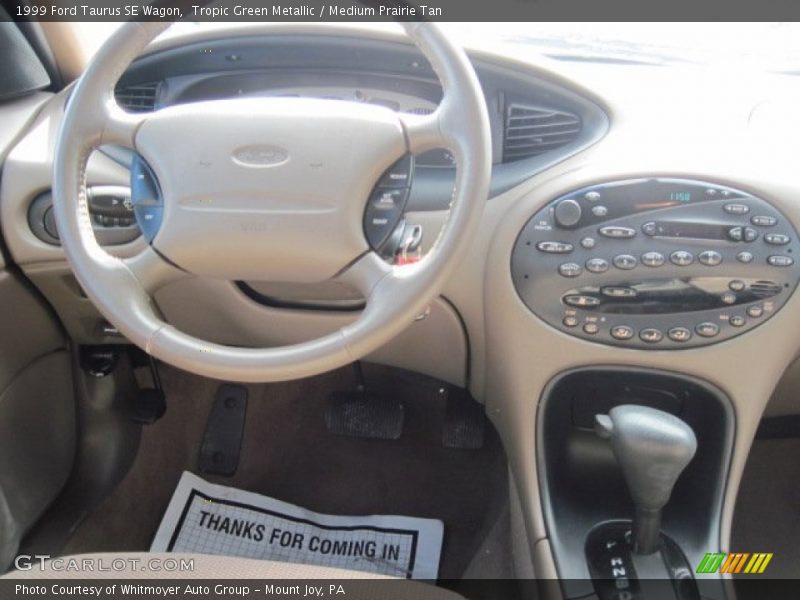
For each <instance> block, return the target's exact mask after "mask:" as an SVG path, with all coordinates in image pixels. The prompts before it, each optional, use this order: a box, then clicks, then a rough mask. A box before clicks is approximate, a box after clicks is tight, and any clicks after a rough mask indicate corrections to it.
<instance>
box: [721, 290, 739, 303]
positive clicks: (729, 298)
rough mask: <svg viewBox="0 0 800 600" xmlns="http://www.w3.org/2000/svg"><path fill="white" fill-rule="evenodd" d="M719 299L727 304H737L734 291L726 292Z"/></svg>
mask: <svg viewBox="0 0 800 600" xmlns="http://www.w3.org/2000/svg"><path fill="white" fill-rule="evenodd" d="M719 299H720V300H722V302H723V303H725V304H736V294H734V293H733V292H725V293H724V294H722V296H720V297H719Z"/></svg>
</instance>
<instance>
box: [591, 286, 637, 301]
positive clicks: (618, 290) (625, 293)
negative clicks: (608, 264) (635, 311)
mask: <svg viewBox="0 0 800 600" xmlns="http://www.w3.org/2000/svg"><path fill="white" fill-rule="evenodd" d="M600 293H601V294H603V296H608V297H609V298H634V297H635V296H636V293H637V292H636V290H635V289H633V288H632V287H626V286H623V285H607V286H605V287H603V288H600Z"/></svg>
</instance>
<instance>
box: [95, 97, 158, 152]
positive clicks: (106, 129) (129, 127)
mask: <svg viewBox="0 0 800 600" xmlns="http://www.w3.org/2000/svg"><path fill="white" fill-rule="evenodd" d="M103 113H104V114H103V119H104V121H105V123H104V126H103V133H102V135H101V138H100V143H101V144H116V145H119V146H125V147H127V148H135V147H136V146H135V138H136V132H137V131H139V128H140V127H141V126H142V124H143V123H144V122H145V121H146V120H147V115H146V114H145V113H131V112H127V111H125V110H123V109H122V107H120V106H119V104H117V102H116V100H115V99H114V98H113V95H112V97H111V98H109V99H108V100H107V101H106V102H105V103H104V105H103Z"/></svg>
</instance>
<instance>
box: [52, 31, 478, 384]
mask: <svg viewBox="0 0 800 600" xmlns="http://www.w3.org/2000/svg"><path fill="white" fill-rule="evenodd" d="M168 26H169V24H163V23H127V24H125V25H124V26H122V27H121V28H120V29H119V30H118V31H117V32H116V33H115V34H114V35H113V36H112V37H111V38H109V40H108V41H107V42H106V44H105V45H104V46H103V47H102V48H101V49H100V51H99V52H97V54H96V55H95V57H94V59H93V60H92V61H91V63H90V64H89V66H88V68H87V69H86V72H85V73H84V74H83V76H82V77H81V78H80V80H79V81H78V83H77V85H76V86H75V88H74V90H73V91H72V95H71V97H70V99H69V101H68V104H67V107H66V111H65V114H64V119H63V124H62V127H61V131H60V133H59V138H58V143H57V146H56V150H55V173H54V186H53V187H54V189H53V198H54V211H55V219H56V224H57V226H58V231H59V232H60V237H61V241H62V246H63V248H64V252H65V254H66V257H67V260H68V261H69V263H70V265H71V267H72V269H73V271H74V273H75V276H76V277H77V279H78V281H79V282H80V284H81V286H82V287H83V289H84V290H85V292H86V294H87V295H88V297H89V298H90V299H91V300H92V302H93V303H94V304H95V306H96V307H97V308H98V309H99V310H100V312H101V313H102V314H103V316H104V317H106V318H107V319H108V321H109V322H111V323H112V324H113V325H114V326H116V327H117V328H118V329H119V331H120V332H121V333H122V334H123V335H125V336H126V337H127V338H128V339H129V340H130V341H131V342H133V343H134V344H136V345H137V346H139V347H141V348H142V349H144V350H145V351H146V352H148V353H149V354H152V355H153V356H155V357H157V358H159V359H161V360H163V361H165V362H167V363H170V364H172V365H174V366H177V367H179V368H182V369H184V370H187V371H191V372H193V373H196V374H199V375H203V376H207V377H212V378H216V379H225V380H233V381H242V382H267V381H280V380H288V379H295V378H300V377H306V376H310V375H315V374H318V373H321V372H324V371H327V370H331V369H334V368H337V367H340V366H343V365H345V364H348V363H350V362H352V361H354V360H358V359H360V358H362V357H363V356H365V355H366V354H368V353H369V352H372V351H373V350H375V349H377V348H378V347H380V346H381V345H383V344H385V343H386V342H388V341H389V340H391V339H392V338H393V337H394V336H396V335H397V334H398V333H400V332H401V331H403V330H404V329H405V328H406V327H408V326H409V325H410V324H411V323H412V322H413V320H414V318H415V317H416V316H417V315H419V314H420V313H421V312H422V311H423V310H424V309H425V306H426V305H427V304H429V303H430V302H431V301H432V300H433V299H434V298H435V297H436V296H437V295H438V294H439V293H440V291H441V288H442V287H443V285H444V283H445V281H446V280H447V279H448V277H449V276H450V275H451V274H452V273H453V270H454V268H455V266H456V265H457V264H458V263H459V262H460V261H461V260H462V259H463V258H464V257H465V254H466V252H467V249H468V245H469V243H470V240H471V239H472V237H473V235H474V233H475V231H476V229H477V226H478V223H479V221H480V218H481V215H482V214H483V208H484V204H485V202H486V198H487V194H488V187H489V178H490V173H491V136H490V129H489V118H488V114H487V110H486V104H485V100H484V98H483V93H482V90H481V86H480V84H479V82H478V78H477V76H476V75H475V71H474V70H473V68H472V65H471V64H470V62H469V60H468V58H467V56H466V54H465V53H464V51H463V50H462V49H460V48H458V47H457V46H455V45H454V44H453V43H451V42H450V41H449V40H448V38H447V37H446V36H445V35H444V34H443V33H442V31H441V29H440V28H439V27H438V26H437V25H435V24H433V23H428V22H421V23H406V24H404V28H405V31H406V34H407V35H408V36H409V37H410V38H411V40H413V42H414V43H415V44H416V45H417V47H418V48H419V49H420V50H421V51H422V53H423V54H424V55H425V57H426V58H427V59H428V60H429V61H430V63H431V65H432V66H433V69H434V71H435V72H436V74H437V76H438V77H439V80H440V82H441V84H442V87H443V90H444V94H443V99H442V101H441V103H440V104H439V106H438V108H437V109H436V110H435V111H434V112H433V113H432V114H430V115H411V114H404V113H396V112H394V111H392V110H390V109H388V108H384V107H379V106H372V105H367V104H363V103H355V102H343V101H332V100H317V99H311V98H305V99H304V98H249V99H248V98H240V99H228V100H215V101H208V102H198V103H192V104H185V105H179V106H173V107H168V108H165V109H163V110H159V111H156V112H154V113H137V114H134V113H128V112H126V111H124V110H123V109H121V108H120V107H119V106H118V105H117V103H116V101H115V98H114V86H115V84H116V82H117V80H118V79H119V77H120V76H121V75H122V73H123V72H124V70H125V69H126V67H127V66H128V65H129V64H130V62H131V61H132V60H133V59H134V58H136V57H137V56H138V55H139V53H140V52H141V51H142V50H143V49H144V48H145V46H146V45H147V44H148V43H149V42H150V41H152V40H153V39H154V38H155V37H156V36H157V35H158V34H159V33H160V32H161V31H162V30H164V29H165V28H166V27H168ZM103 144H117V145H123V146H127V147H129V148H132V149H133V150H134V151H135V152H136V153H137V155H138V156H139V157H141V159H142V160H143V161H144V162H145V163H146V164H147V165H148V167H149V171H150V172H151V174H152V177H153V179H154V181H155V182H156V183H155V185H156V186H157V187H158V188H159V192H160V198H162V199H163V201H162V200H160V201H159V202H158V205H157V206H153V207H152V209H151V211H150V212H151V214H157V215H158V217H159V220H160V226H159V227H158V231H157V233H156V234H155V235H154V236H152V237H151V236H148V238H150V244H149V245H148V246H147V248H146V249H145V250H143V251H142V252H141V253H139V254H138V255H136V256H133V257H130V258H125V259H120V258H116V257H113V256H111V255H109V254H108V253H106V252H105V251H104V250H103V249H102V248H101V247H100V246H99V245H98V243H97V241H96V239H95V237H94V233H93V231H92V225H91V220H90V215H89V211H88V204H87V193H86V163H87V159H88V156H89V154H90V153H91V151H92V150H94V149H95V148H97V147H99V146H100V145H103ZM433 148H447V149H449V150H450V151H451V152H452V153H453V156H454V157H455V160H456V182H455V190H454V195H453V198H452V204H451V207H450V214H449V217H448V219H447V222H446V223H445V225H444V227H443V229H442V232H441V233H440V235H439V238H438V239H437V241H436V242H435V244H434V245H433V246H432V247H431V248H430V250H429V252H428V253H427V254H426V255H425V257H424V258H423V259H422V260H421V261H419V262H417V263H414V264H411V265H404V266H392V265H389V264H387V263H386V262H385V261H384V260H383V259H381V258H380V257H379V256H378V255H377V254H376V253H375V252H373V251H372V250H371V249H370V246H369V245H368V243H367V241H366V238H365V235H364V231H363V229H362V220H363V215H364V210H365V205H366V201H367V199H368V198H369V195H370V192H371V191H372V189H373V188H374V186H375V184H376V182H377V180H378V179H379V177H380V176H381V174H382V173H383V172H384V171H385V170H386V169H387V168H388V167H389V166H390V165H392V164H393V163H394V162H396V161H397V160H398V159H400V158H401V157H402V156H403V155H405V154H406V153H408V152H411V153H419V152H423V151H425V150H429V149H433ZM151 200H153V199H151ZM193 276H196V277H212V278H219V279H225V280H229V281H230V280H240V279H251V280H262V281H268V280H272V281H281V282H318V281H324V280H330V279H336V280H338V281H342V282H344V283H348V284H350V285H352V286H354V287H355V288H356V289H358V290H359V291H360V292H361V293H362V294H363V296H364V298H365V299H366V306H365V308H364V310H363V311H362V312H361V314H360V316H359V317H358V318H357V319H356V320H355V321H354V322H353V323H351V324H349V325H347V326H345V327H343V328H342V329H340V330H338V331H337V332H334V333H331V334H329V335H326V336H324V337H320V338H318V339H315V340H311V341H308V342H303V343H299V344H295V345H290V346H283V347H277V348H240V347H231V346H224V345H221V344H216V343H212V342H209V341H205V340H202V339H199V338H197V337H193V336H191V335H188V334H186V333H183V332H181V331H179V330H177V329H176V328H174V327H173V326H171V325H170V324H168V323H167V322H165V321H164V320H163V318H162V317H161V316H160V314H159V311H158V308H157V306H156V305H155V302H154V301H153V299H152V294H153V293H154V292H155V291H156V290H157V289H159V288H160V287H162V286H164V285H166V284H167V283H170V282H171V281H174V280H177V279H180V278H182V277H193Z"/></svg>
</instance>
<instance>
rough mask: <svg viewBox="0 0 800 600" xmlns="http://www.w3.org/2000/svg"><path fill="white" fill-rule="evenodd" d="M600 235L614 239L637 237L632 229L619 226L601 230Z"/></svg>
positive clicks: (610, 226)
mask: <svg viewBox="0 0 800 600" xmlns="http://www.w3.org/2000/svg"><path fill="white" fill-rule="evenodd" d="M600 235H602V236H604V237H607V238H614V239H618V240H619V239H629V238H632V237H636V230H635V229H633V228H632V227H620V226H619V225H608V226H606V227H601V228H600Z"/></svg>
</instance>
